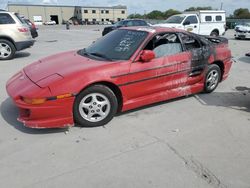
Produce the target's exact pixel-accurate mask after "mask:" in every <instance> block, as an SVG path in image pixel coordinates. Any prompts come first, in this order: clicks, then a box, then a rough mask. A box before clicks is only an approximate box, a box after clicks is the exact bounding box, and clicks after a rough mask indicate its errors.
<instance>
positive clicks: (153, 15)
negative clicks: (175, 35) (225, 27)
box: [128, 6, 250, 20]
mask: <svg viewBox="0 0 250 188" xmlns="http://www.w3.org/2000/svg"><path fill="white" fill-rule="evenodd" d="M197 10H213V8H212V7H210V6H209V7H190V8H188V9H186V10H184V11H186V12H188V11H197ZM180 13H181V12H180V11H179V10H175V9H168V10H166V11H163V12H162V11H159V10H153V11H151V12H149V13H148V14H138V13H135V14H130V15H129V16H128V18H130V19H134V18H139V19H157V20H164V19H167V18H169V17H170V16H173V15H176V14H180ZM229 18H235V19H250V12H249V9H247V8H239V9H236V10H235V11H234V12H233V14H232V15H230V16H229Z"/></svg>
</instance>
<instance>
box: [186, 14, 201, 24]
mask: <svg viewBox="0 0 250 188" xmlns="http://www.w3.org/2000/svg"><path fill="white" fill-rule="evenodd" d="M187 21H188V22H190V24H197V23H198V20H197V17H196V16H188V17H187V18H186V20H185V22H187Z"/></svg>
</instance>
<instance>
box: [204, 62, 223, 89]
mask: <svg viewBox="0 0 250 188" xmlns="http://www.w3.org/2000/svg"><path fill="white" fill-rule="evenodd" d="M220 79H221V70H220V67H219V66H218V65H216V64H213V65H210V66H209V67H208V71H207V74H206V79H205V83H204V91H205V92H206V93H211V92H213V91H214V90H215V89H216V88H217V86H218V84H219V82H220Z"/></svg>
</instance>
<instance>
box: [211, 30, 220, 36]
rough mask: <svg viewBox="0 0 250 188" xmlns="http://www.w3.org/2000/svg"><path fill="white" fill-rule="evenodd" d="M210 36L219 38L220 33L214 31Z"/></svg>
mask: <svg viewBox="0 0 250 188" xmlns="http://www.w3.org/2000/svg"><path fill="white" fill-rule="evenodd" d="M210 36H212V37H218V36H219V32H218V31H212V32H211V33H210Z"/></svg>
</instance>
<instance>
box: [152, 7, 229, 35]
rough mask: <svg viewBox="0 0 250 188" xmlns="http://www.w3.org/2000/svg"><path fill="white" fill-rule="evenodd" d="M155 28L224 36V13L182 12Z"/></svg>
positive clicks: (204, 11)
mask: <svg viewBox="0 0 250 188" xmlns="http://www.w3.org/2000/svg"><path fill="white" fill-rule="evenodd" d="M157 26H161V27H171V28H178V29H184V30H186V31H189V32H192V33H196V34H200V35H210V36H219V35H224V34H225V32H226V12H225V11H222V10H200V11H195V12H184V13H183V14H178V15H174V16H171V17H169V18H168V19H167V20H166V21H165V22H164V23H161V24H157Z"/></svg>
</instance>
